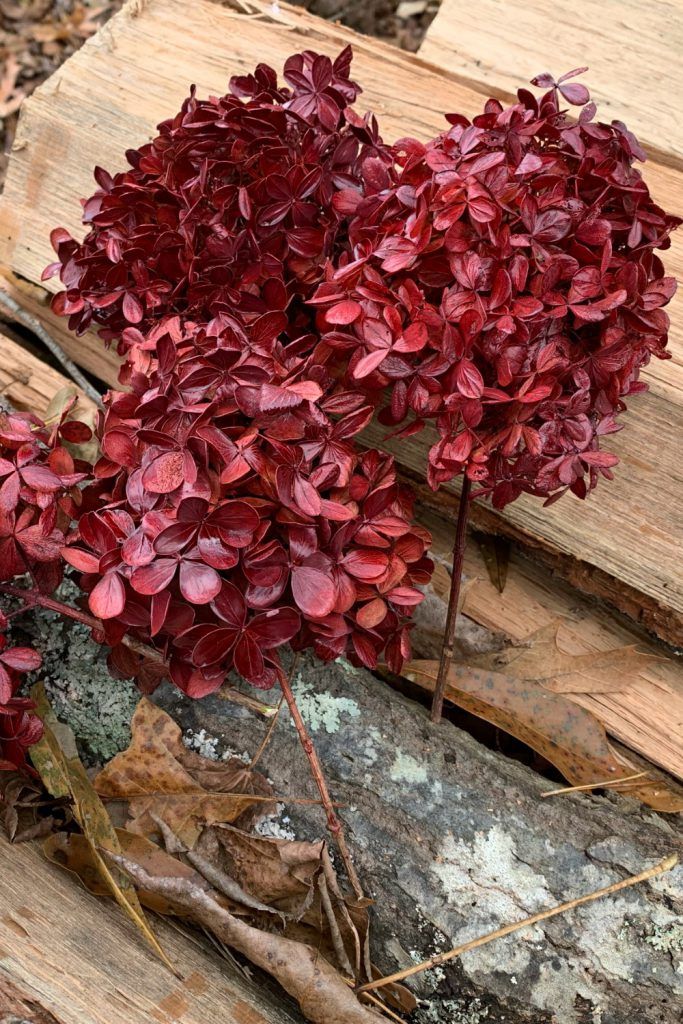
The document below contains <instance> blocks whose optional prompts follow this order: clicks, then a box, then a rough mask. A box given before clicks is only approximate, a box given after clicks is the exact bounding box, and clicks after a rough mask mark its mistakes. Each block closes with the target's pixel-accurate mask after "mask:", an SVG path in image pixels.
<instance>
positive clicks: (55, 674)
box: [21, 581, 140, 764]
mask: <svg viewBox="0 0 683 1024" xmlns="http://www.w3.org/2000/svg"><path fill="white" fill-rule="evenodd" d="M79 593H80V592H79V591H78V589H77V588H76V586H75V585H74V584H73V583H71V582H69V581H66V582H65V583H63V584H62V586H61V588H60V592H59V596H60V598H61V600H63V601H65V602H67V603H69V604H74V603H75V601H76V598H77V597H78V594H79ZM21 628H22V629H23V630H25V631H26V632H27V633H28V634H29V635H30V637H31V640H32V642H33V644H34V645H35V647H36V649H37V650H39V651H40V653H41V654H42V656H43V664H42V666H41V669H40V671H39V672H37V673H36V674H35V676H34V680H37V679H40V680H42V681H43V682H44V683H45V690H46V692H47V695H48V698H49V700H50V703H51V704H52V706H53V708H54V711H55V714H56V715H57V717H58V718H59V719H60V720H61V721H63V722H66V723H67V724H68V725H70V726H71V728H72V729H73V731H74V734H75V736H76V741H77V744H78V748H79V753H80V754H81V757H82V758H83V760H84V761H85V762H86V764H104V763H106V762H107V761H108V760H110V758H112V757H113V756H114V754H117V753H118V752H119V751H120V750H124V749H125V748H126V747H127V746H128V744H129V742H130V722H131V718H132V717H133V712H134V711H135V707H136V705H137V702H138V700H139V699H140V693H139V691H138V690H137V689H136V688H135V685H134V684H133V683H132V682H130V681H127V680H126V681H123V680H120V679H114V678H112V676H111V675H110V674H109V670H108V669H107V663H106V648H102V647H100V645H99V644H96V643H94V642H93V641H92V640H91V638H90V630H89V629H88V628H87V627H86V626H81V625H80V624H79V623H75V622H72V621H70V620H69V621H66V620H65V619H62V618H61V617H60V616H58V615H55V614H54V613H53V612H49V611H45V610H43V609H39V610H37V611H36V612H35V614H34V615H33V616H31V618H30V619H29V618H28V617H26V619H25V621H24V620H23V619H22V623H21Z"/></svg>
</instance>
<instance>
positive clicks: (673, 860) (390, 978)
mask: <svg viewBox="0 0 683 1024" xmlns="http://www.w3.org/2000/svg"><path fill="white" fill-rule="evenodd" d="M677 863H678V857H677V855H676V854H675V853H673V854H671V855H670V856H669V857H665V858H664V860H661V861H660V862H659V864H655V866H654V867H651V868H647V870H646V871H641V872H640V874H638V875H631V876H630V877H629V878H623V879H622V880H621V881H620V882H614V883H613V884H612V885H608V886H605V888H604V889H596V891H595V892H590V893H588V894H587V895H586V896H579V897H578V898H577V899H575V900H569V902H568V903H560V904H559V905H558V906H556V907H551V908H550V909H549V910H542V911H541V912H540V913H538V914H532V916H531V917H525V918H524V920H523V921H516V922H515V923H514V924H506V925H505V926H504V927H503V928H497V929H496V931H495V932H489V933H488V934H487V935H480V936H479V938H478V939H471V940H470V941H469V942H465V943H463V944H462V946H455V948H454V949H449V950H448V951H447V952H445V953H438V954H437V955H436V956H433V957H430V959H429V960H424V961H423V962H422V963H421V964H413V966H412V967H407V968H406V969H405V970H404V971H396V972H395V973H394V974H389V975H387V976H386V977H384V978H377V979H376V980H375V981H368V982H366V983H365V985H360V986H359V987H358V988H357V989H356V992H367V991H368V990H369V989H375V988H382V987H384V986H385V985H393V984H394V983H395V982H397V981H403V980H404V978H410V977H412V975H413V974H419V973H420V972H422V971H428V970H429V969H430V968H431V967H438V966H439V964H444V963H446V962H447V961H448V960H453V959H454V958H455V957H456V956H460V955H461V953H467V952H468V951H469V950H470V949H477V948H478V947H479V946H485V945H486V944H487V943H489V942H493V940H494V939H501V938H503V936H504V935H510V934H511V933H512V932H517V931H519V930H520V929H521V928H529V927H531V925H534V924H538V922H539V921H546V920H547V919H548V918H549V917H555V915H556V914H564V913H566V911H568V910H573V909H574V908H575V907H580V906H581V905H582V904H584V903H591V902H592V901H593V900H597V899H600V898H601V897H602V896H611V895H612V894H613V893H615V892H620V891H621V890H622V889H628V888H629V887H630V886H632V885H637V884H638V883H639V882H647V881H648V880H649V879H650V878H655V877H656V876H657V875H662V874H664V872H665V871H670V870H671V868H673V867H675V866H676V864H677Z"/></svg>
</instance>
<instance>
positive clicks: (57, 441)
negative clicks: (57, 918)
mask: <svg viewBox="0 0 683 1024" xmlns="http://www.w3.org/2000/svg"><path fill="white" fill-rule="evenodd" d="M72 404H73V403H72ZM69 410H70V406H67V408H66V409H65V410H64V413H63V414H62V416H61V417H60V419H59V420H58V422H56V423H55V424H53V425H52V426H51V427H48V426H47V425H46V424H45V423H43V422H42V420H40V419H38V417H36V416H32V415H28V414H25V413H9V414H8V413H0V582H4V583H11V582H12V581H13V580H14V578H15V577H17V576H24V575H25V574H27V573H28V574H30V576H31V577H32V579H33V580H34V582H35V584H36V586H37V587H38V588H39V589H40V590H42V591H43V592H44V593H46V594H50V593H52V591H53V590H54V589H55V587H57V586H58V584H59V583H60V582H61V579H62V574H63V570H62V562H61V550H62V547H63V545H64V544H65V540H66V538H65V533H66V531H67V530H68V528H69V526H70V524H71V521H72V519H73V518H74V517H75V515H76V513H77V508H78V505H79V504H80V490H79V484H81V483H82V482H83V481H84V480H85V479H86V478H87V476H88V472H87V469H88V468H89V467H86V466H85V465H84V464H82V463H80V462H78V461H74V459H73V457H72V455H71V454H70V453H69V451H68V450H67V448H66V447H65V444H64V442H69V441H71V442H75V443H82V442H84V441H87V440H89V438H90V436H91V432H90V429H89V428H88V427H87V426H86V425H85V424H84V423H79V422H76V421H73V420H68V418H67V417H68V413H69ZM6 627H7V618H6V616H5V615H4V614H3V612H2V611H0V768H8V767H12V768H14V767H21V766H22V765H23V764H24V760H25V753H26V750H27V749H28V747H30V746H31V744H32V743H35V742H36V741H37V740H38V739H39V738H40V735H41V731H42V726H41V723H40V720H39V719H38V718H37V717H36V716H35V715H34V714H33V713H32V711H33V708H34V705H33V702H32V701H30V700H29V699H28V698H26V697H20V696H17V690H18V688H19V686H20V684H21V675H20V673H22V672H30V671H34V670H35V669H38V668H39V667H40V660H41V659H40V655H39V654H38V653H37V651H34V650H32V649H31V648H30V647H9V648H8V647H7V640H6V637H5V635H4V634H5V630H6Z"/></svg>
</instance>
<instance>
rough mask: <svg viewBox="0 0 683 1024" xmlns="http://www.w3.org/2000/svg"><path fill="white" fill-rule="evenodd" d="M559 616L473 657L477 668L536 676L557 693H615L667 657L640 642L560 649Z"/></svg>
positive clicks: (519, 675) (515, 675)
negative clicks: (515, 640) (497, 648)
mask: <svg viewBox="0 0 683 1024" xmlns="http://www.w3.org/2000/svg"><path fill="white" fill-rule="evenodd" d="M560 627H561V620H555V621H554V622H550V623H548V625H547V626H543V627H542V628H541V629H539V630H537V631H536V632H535V633H531V634H530V635H529V636H527V637H525V638H524V639H523V640H521V641H519V642H518V643H514V644H511V645H510V646H508V647H505V648H504V649H503V650H502V651H494V652H493V653H491V654H484V655H481V656H479V657H477V658H473V659H472V660H471V661H470V664H471V665H472V666H473V667H475V668H481V669H492V670H493V671H495V672H505V673H506V674H507V675H509V676H513V677H514V678H515V679H527V680H535V681H536V682H538V683H541V684H542V685H543V686H544V687H545V688H546V689H548V690H553V691H554V692H555V693H612V692H618V691H620V690H625V689H626V688H627V687H628V686H629V685H631V684H632V683H633V682H634V681H635V680H636V679H637V677H638V675H639V674H640V673H641V672H642V671H643V670H644V669H647V668H650V667H652V666H653V665H656V664H657V663H658V662H660V661H663V660H666V659H663V658H660V657H658V656H657V655H656V654H652V653H650V652H648V651H643V650H640V649H639V647H638V646H637V644H631V645H627V646H625V647H616V648H613V649H612V650H609V651H591V652H590V653H588V654H570V653H568V652H566V651H563V650H561V649H560V647H559V646H558V643H557V636H558V631H559V628H560Z"/></svg>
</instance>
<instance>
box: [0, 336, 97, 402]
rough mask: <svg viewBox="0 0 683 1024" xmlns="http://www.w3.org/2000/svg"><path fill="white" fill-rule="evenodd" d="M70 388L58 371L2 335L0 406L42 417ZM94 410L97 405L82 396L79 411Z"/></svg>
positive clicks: (66, 380) (0, 341)
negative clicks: (67, 388) (55, 398)
mask: <svg viewBox="0 0 683 1024" xmlns="http://www.w3.org/2000/svg"><path fill="white" fill-rule="evenodd" d="M69 384H70V381H69V380H68V379H67V378H66V377H64V376H63V375H62V374H61V373H59V372H58V371H57V370H53V368H52V367H51V366H48V365H47V363H44V362H43V361H42V360H41V359H38V358H37V357H36V356H34V355H32V354H31V353H30V352H28V351H27V350H26V349H25V348H23V347H22V346H21V345H18V344H17V343H16V342H15V341H11V340H10V339H9V338H7V337H6V336H5V335H4V334H0V405H1V400H2V399H5V401H6V402H7V403H8V404H9V405H10V406H11V407H12V408H13V409H17V410H19V411H20V412H35V413H38V415H40V414H41V413H44V412H45V410H46V409H47V407H48V405H49V404H50V401H51V400H52V398H53V396H54V395H56V394H57V392H58V391H61V389H62V388H64V387H67V386H68V385H69ZM93 408H94V403H93V402H92V401H91V400H90V399H89V398H87V396H86V395H84V394H82V393H81V394H80V397H79V401H78V410H83V411H84V412H85V411H88V412H90V411H92V409H93Z"/></svg>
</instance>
